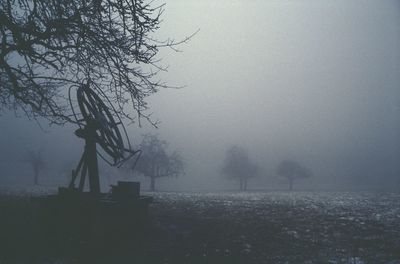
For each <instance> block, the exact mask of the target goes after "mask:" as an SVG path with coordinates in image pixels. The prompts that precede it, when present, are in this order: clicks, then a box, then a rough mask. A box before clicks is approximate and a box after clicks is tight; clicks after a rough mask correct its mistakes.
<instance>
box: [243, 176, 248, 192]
mask: <svg viewBox="0 0 400 264" xmlns="http://www.w3.org/2000/svg"><path fill="white" fill-rule="evenodd" d="M243 181H244V184H243V190H245V191H246V190H247V179H244V180H243Z"/></svg>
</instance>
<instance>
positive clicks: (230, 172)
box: [222, 146, 259, 191]
mask: <svg viewBox="0 0 400 264" xmlns="http://www.w3.org/2000/svg"><path fill="white" fill-rule="evenodd" d="M258 171H259V169H258V166H257V165H256V164H254V163H253V162H251V161H250V159H249V156H248V154H247V152H246V151H245V150H244V149H243V148H241V147H238V146H232V147H230V148H229V149H228V150H227V151H226V156H225V162H224V165H223V167H222V173H223V174H224V175H226V176H227V177H228V178H229V179H233V180H236V181H238V182H239V186H240V190H241V191H245V190H247V181H248V180H249V179H251V178H253V177H254V176H256V175H257V174H258Z"/></svg>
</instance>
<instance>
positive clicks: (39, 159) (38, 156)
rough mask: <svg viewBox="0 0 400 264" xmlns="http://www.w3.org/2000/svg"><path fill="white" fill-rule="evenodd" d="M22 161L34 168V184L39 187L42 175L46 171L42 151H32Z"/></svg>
mask: <svg viewBox="0 0 400 264" xmlns="http://www.w3.org/2000/svg"><path fill="white" fill-rule="evenodd" d="M22 161H23V162H27V163H29V164H30V165H31V166H32V169H33V183H34V184H35V185H38V184H39V176H40V173H41V172H42V171H43V170H45V169H46V163H45V161H44V159H43V156H42V151H40V150H38V151H33V150H30V151H28V152H27V153H26V155H25V157H23V159H22Z"/></svg>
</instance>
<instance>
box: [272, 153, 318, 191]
mask: <svg viewBox="0 0 400 264" xmlns="http://www.w3.org/2000/svg"><path fill="white" fill-rule="evenodd" d="M277 173H278V175H279V176H282V177H285V178H286V179H287V180H288V181H289V190H293V181H294V180H297V179H303V178H308V177H311V176H312V172H311V171H310V170H309V169H308V168H305V167H303V166H301V165H300V164H299V163H297V162H296V161H293V160H284V161H282V162H281V163H280V164H279V166H278V168H277Z"/></svg>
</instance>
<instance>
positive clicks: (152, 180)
mask: <svg viewBox="0 0 400 264" xmlns="http://www.w3.org/2000/svg"><path fill="white" fill-rule="evenodd" d="M155 190H156V177H154V176H151V177H150V191H152V192H154V191H155Z"/></svg>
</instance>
